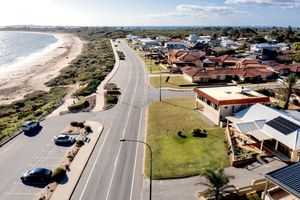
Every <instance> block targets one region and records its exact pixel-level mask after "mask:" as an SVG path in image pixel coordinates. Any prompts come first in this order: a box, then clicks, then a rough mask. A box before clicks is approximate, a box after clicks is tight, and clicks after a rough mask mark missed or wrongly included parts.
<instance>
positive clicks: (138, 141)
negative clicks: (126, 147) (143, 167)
mask: <svg viewBox="0 0 300 200" xmlns="http://www.w3.org/2000/svg"><path fill="white" fill-rule="evenodd" d="M120 142H136V143H142V144H145V145H146V146H147V147H148V148H149V151H150V192H149V200H152V149H151V146H150V145H149V144H148V143H146V142H144V141H140V140H127V139H121V140H120Z"/></svg>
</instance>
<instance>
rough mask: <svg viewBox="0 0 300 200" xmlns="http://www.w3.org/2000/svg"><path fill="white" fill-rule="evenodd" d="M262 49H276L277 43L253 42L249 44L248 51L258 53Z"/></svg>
mask: <svg viewBox="0 0 300 200" xmlns="http://www.w3.org/2000/svg"><path fill="white" fill-rule="evenodd" d="M263 49H267V50H269V51H276V50H277V49H278V46H277V45H274V44H268V43H262V44H253V45H251V48H250V52H251V53H258V54H260V53H261V52H262V50H263Z"/></svg>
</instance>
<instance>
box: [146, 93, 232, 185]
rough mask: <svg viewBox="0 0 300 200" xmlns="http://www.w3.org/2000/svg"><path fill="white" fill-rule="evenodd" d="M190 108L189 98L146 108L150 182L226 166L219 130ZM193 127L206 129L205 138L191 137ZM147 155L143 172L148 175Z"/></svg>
mask: <svg viewBox="0 0 300 200" xmlns="http://www.w3.org/2000/svg"><path fill="white" fill-rule="evenodd" d="M193 107H194V99H193V98H176V99H167V100H164V101H162V102H156V103H153V104H152V105H151V106H150V107H149V115H148V135H147V142H148V143H149V144H150V145H151V147H152V150H153V179H171V178H183V177H189V176H193V175H198V174H199V173H200V170H201V169H202V168H205V167H208V168H218V167H226V166H228V165H229V161H228V157H227V154H226V148H225V145H224V139H225V136H224V133H223V131H222V130H221V129H220V128H218V127H212V126H210V125H208V124H207V123H206V122H204V121H202V120H201V118H200V117H199V116H198V114H197V113H196V112H195V111H194V109H193ZM196 128H199V129H201V130H206V133H207V137H205V138H200V137H194V136H193V135H192V134H191V132H192V130H194V129H196ZM178 131H182V135H183V136H185V137H186V138H184V137H182V135H181V137H180V136H178V135H177V132H178ZM148 153H149V152H148V151H147V154H146V155H147V156H146V160H145V173H146V175H148V176H149V162H148V161H149V160H148V159H149V154H148Z"/></svg>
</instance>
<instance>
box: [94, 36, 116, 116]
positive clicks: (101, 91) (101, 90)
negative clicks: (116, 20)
mask: <svg viewBox="0 0 300 200" xmlns="http://www.w3.org/2000/svg"><path fill="white" fill-rule="evenodd" d="M110 43H111V46H112V49H113V52H114V56H115V65H114V68H113V70H112V71H111V72H110V73H109V74H108V75H107V76H106V77H105V79H104V80H103V81H102V82H101V83H100V85H99V87H98V89H97V97H96V106H95V108H94V109H93V110H92V111H91V112H97V111H103V110H104V109H103V106H104V103H103V105H102V108H99V107H98V106H97V105H99V102H100V101H99V98H102V102H104V86H105V84H107V83H109V82H110V81H111V79H112V78H113V77H114V76H115V74H116V73H117V71H118V69H119V67H120V58H119V55H118V52H117V50H116V48H115V46H114V44H113V41H112V40H110ZM100 106H101V105H100Z"/></svg>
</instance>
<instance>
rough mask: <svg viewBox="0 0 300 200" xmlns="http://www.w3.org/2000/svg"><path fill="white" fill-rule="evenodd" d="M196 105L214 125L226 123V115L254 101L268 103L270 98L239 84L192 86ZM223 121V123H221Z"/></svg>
mask: <svg viewBox="0 0 300 200" xmlns="http://www.w3.org/2000/svg"><path fill="white" fill-rule="evenodd" d="M193 91H194V92H195V93H196V105H195V107H196V108H198V103H199V104H201V105H202V106H203V109H202V112H203V114H204V115H205V116H206V117H207V118H209V119H210V120H211V121H212V122H213V123H214V124H216V125H221V126H222V125H223V124H225V123H226V117H227V116H231V115H233V114H234V113H236V112H239V111H240V110H242V109H244V108H247V107H249V106H251V105H253V104H255V103H264V104H269V103H270V98H269V97H267V96H264V95H262V94H260V93H258V92H255V91H253V90H249V89H245V88H243V87H240V86H226V87H204V88H194V90H193ZM221 122H224V123H221Z"/></svg>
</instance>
